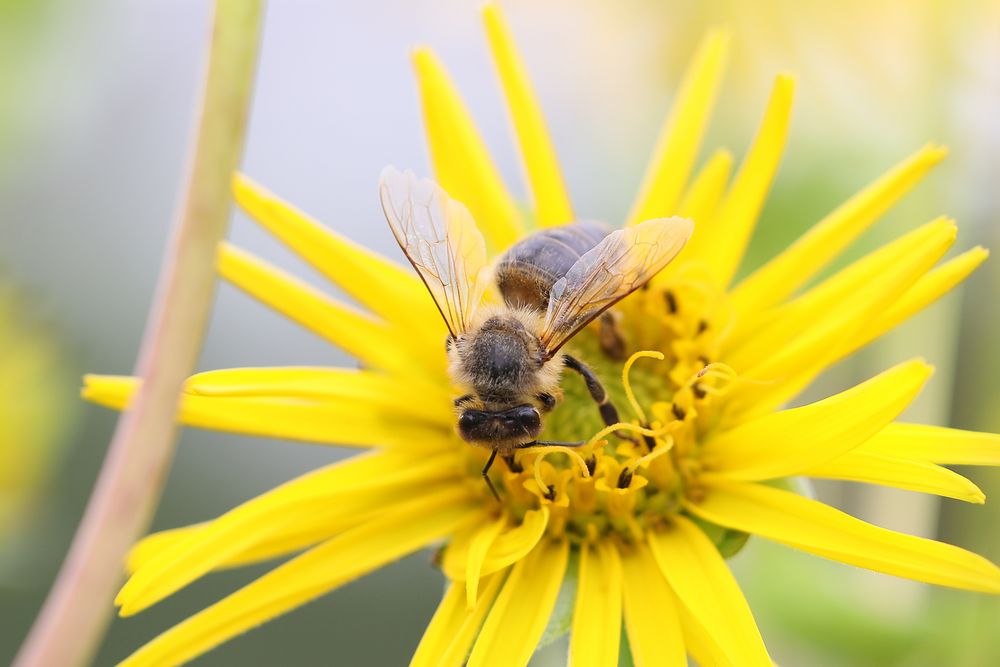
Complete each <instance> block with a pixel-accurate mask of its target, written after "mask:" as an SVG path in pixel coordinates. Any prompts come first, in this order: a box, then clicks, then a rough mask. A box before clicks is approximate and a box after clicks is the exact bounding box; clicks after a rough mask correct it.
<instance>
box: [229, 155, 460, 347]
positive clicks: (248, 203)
mask: <svg viewBox="0 0 1000 667" xmlns="http://www.w3.org/2000/svg"><path fill="white" fill-rule="evenodd" d="M371 194H372V197H373V198H374V196H375V187H374V186H373V187H372V193H371ZM233 196H234V197H235V198H236V202H237V203H238V204H239V205H240V206H241V207H243V209H244V210H245V211H246V212H247V213H248V214H249V215H250V216H251V217H252V218H254V219H255V220H256V221H257V222H259V223H260V224H261V226H263V227H264V228H265V229H267V230H268V231H269V232H271V233H272V234H274V235H275V236H277V237H278V238H279V239H281V240H282V241H283V242H284V243H285V244H286V245H288V247H289V248H291V249H292V250H294V251H295V252H296V253H297V254H298V255H299V256H300V257H302V258H303V259H304V260H306V261H307V262H309V263H310V264H311V265H312V266H313V267H315V268H316V270H318V271H319V272H320V273H322V274H323V275H324V276H326V277H327V278H328V279H330V280H331V281H332V282H333V283H334V284H336V285H337V286H338V287H340V288H341V289H342V290H344V291H345V292H347V293H348V294H350V295H351V296H352V297H353V298H354V299H356V300H357V301H358V302H359V303H361V304H363V305H364V306H365V307H366V308H368V309H369V310H371V311H372V312H374V313H377V314H378V315H379V316H380V317H382V318H383V319H386V320H389V321H393V322H398V323H400V324H409V325H411V326H412V323H413V321H414V319H417V320H425V321H426V320H429V321H435V322H436V321H437V320H438V319H439V315H438V312H437V310H436V309H435V308H434V303H433V302H432V301H431V300H430V298H429V297H428V295H427V289H426V288H425V287H424V285H423V283H421V282H420V279H419V278H418V277H417V275H416V274H415V273H413V272H412V271H410V270H409V267H403V266H400V265H399V264H396V263H395V262H392V261H390V260H388V259H386V258H385V257H382V256H380V255H378V254H376V253H374V252H372V251H370V250H368V249H367V248H365V247H363V246H360V245H358V244H356V243H354V242H352V241H349V240H348V239H346V238H344V237H343V236H340V235H339V234H337V233H336V232H334V231H333V230H331V229H329V228H328V227H325V226H323V225H321V224H320V223H319V222H317V221H315V220H313V219H312V218H310V217H309V216H307V215H306V214H305V213H303V212H301V211H299V210H298V209H296V208H295V207H293V206H292V205H291V204H288V203H287V202H285V201H282V200H281V199H280V198H279V197H276V196H275V195H274V194H272V193H270V192H268V191H267V190H266V189H264V188H263V187H261V186H260V185H258V184H257V183H254V182H253V181H252V180H250V179H249V178H248V177H246V176H244V175H243V174H236V175H235V176H234V177H233ZM414 330H415V331H419V329H418V328H414ZM440 338H441V336H438V339H440Z"/></svg>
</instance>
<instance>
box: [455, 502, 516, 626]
mask: <svg viewBox="0 0 1000 667" xmlns="http://www.w3.org/2000/svg"><path fill="white" fill-rule="evenodd" d="M506 527H507V517H506V516H501V517H499V518H498V519H497V520H496V521H491V522H489V523H487V524H485V525H484V526H481V527H480V528H479V529H478V530H477V531H476V534H475V535H474V536H473V538H472V540H471V541H470V542H469V551H468V554H467V555H466V557H465V604H466V607H467V608H468V609H472V608H474V607H475V606H476V598H477V597H478V595H479V581H480V577H481V573H482V570H483V561H484V560H486V556H487V554H488V553H489V549H490V547H491V546H493V542H494V541H496V539H497V536H498V535H499V534H500V531H502V530H503V529H504V528H506Z"/></svg>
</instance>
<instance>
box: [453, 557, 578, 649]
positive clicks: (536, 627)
mask: <svg viewBox="0 0 1000 667" xmlns="http://www.w3.org/2000/svg"><path fill="white" fill-rule="evenodd" d="M568 559H569V543H568V542H566V541H564V540H563V541H550V540H543V541H542V542H541V543H539V545H538V546H537V547H536V548H535V549H534V550H532V552H531V553H529V554H528V555H527V556H525V557H524V558H522V559H521V560H519V561H518V562H517V564H516V565H514V568H513V569H512V570H511V573H510V576H509V577H508V578H507V582H506V583H505V584H504V587H503V590H502V591H500V595H499V596H497V599H496V602H494V603H493V608H492V609H491V610H490V614H489V616H487V617H486V622H485V623H484V624H483V629H482V630H481V631H480V632H479V637H478V638H477V639H476V644H475V646H473V647H472V654H471V655H470V656H469V662H468V667H487V666H489V667H492V666H493V665H504V667H524V666H525V665H527V664H528V661H529V660H530V659H531V654H532V653H533V652H534V651H535V646H537V645H538V640H539V639H541V637H542V633H543V632H544V631H545V626H546V624H547V623H548V622H549V616H550V615H551V614H552V609H553V607H554V606H555V604H556V596H557V595H558V594H559V588H560V586H562V582H563V577H564V575H565V574H566V562H567V561H568Z"/></svg>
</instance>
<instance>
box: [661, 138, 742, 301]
mask: <svg viewBox="0 0 1000 667" xmlns="http://www.w3.org/2000/svg"><path fill="white" fill-rule="evenodd" d="M732 168H733V156H732V154H731V153H730V152H729V151H726V150H718V151H716V152H715V153H713V154H712V157H711V158H709V160H708V162H707V163H705V166H704V167H702V169H701V171H700V172H699V173H698V175H697V176H696V177H695V179H694V182H693V183H692V184H691V186H690V187H689V188H688V189H687V191H686V192H685V193H684V198H683V199H682V200H681V203H680V204H679V205H678V211H679V213H678V215H680V216H681V217H684V218H688V219H689V220H693V221H694V234H693V235H692V238H694V237H696V236H699V235H702V236H711V235H712V234H713V230H712V222H713V221H714V220H715V217H714V214H715V211H716V209H717V208H718V206H719V202H720V200H721V199H722V193H723V192H724V191H725V189H726V183H728V182H729V173H730V172H731V171H732ZM690 243H691V241H690V240H689V241H688V245H690ZM689 256H690V254H689V253H688V250H687V246H685V248H684V249H683V250H681V252H680V254H678V255H677V258H676V259H675V260H674V261H672V262H671V263H670V264H668V265H667V266H666V267H664V269H663V270H662V271H660V272H659V273H657V274H656V275H655V276H653V285H655V286H668V285H670V283H671V282H673V281H675V280H676V279H677V275H678V274H679V273H681V272H683V271H685V270H686V258H688V257H689Z"/></svg>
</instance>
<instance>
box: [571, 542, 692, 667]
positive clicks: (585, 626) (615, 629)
mask: <svg viewBox="0 0 1000 667" xmlns="http://www.w3.org/2000/svg"><path fill="white" fill-rule="evenodd" d="M621 627H622V568H621V562H620V561H619V558H618V551H616V550H615V548H614V547H613V546H612V545H611V544H610V543H609V542H608V541H606V540H604V541H600V542H598V543H597V544H587V545H584V546H582V547H580V569H579V576H578V577H577V584H576V601H575V602H574V605H573V627H572V628H571V629H570V635H569V664H570V667H606V666H607V665H617V664H618V645H619V642H620V641H621V634H622V632H621ZM661 632H662V630H661ZM682 650H683V649H682ZM638 664H641V663H638Z"/></svg>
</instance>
